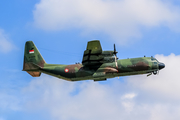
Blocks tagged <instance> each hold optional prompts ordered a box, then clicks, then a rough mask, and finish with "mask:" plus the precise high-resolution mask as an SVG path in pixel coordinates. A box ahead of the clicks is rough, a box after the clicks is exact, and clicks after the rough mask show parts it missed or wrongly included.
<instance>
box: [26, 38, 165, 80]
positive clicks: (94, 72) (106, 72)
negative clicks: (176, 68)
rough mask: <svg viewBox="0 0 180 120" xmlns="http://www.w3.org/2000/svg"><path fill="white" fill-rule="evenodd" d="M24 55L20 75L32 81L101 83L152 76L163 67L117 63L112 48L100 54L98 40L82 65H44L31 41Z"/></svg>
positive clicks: (151, 62)
mask: <svg viewBox="0 0 180 120" xmlns="http://www.w3.org/2000/svg"><path fill="white" fill-rule="evenodd" d="M24 52H25V53H24V64H23V71H26V72H28V73H29V74H30V75H31V76H33V77H39V76H40V75H41V73H45V74H48V75H52V76H55V77H58V78H61V79H64V80H68V81H80V80H94V81H103V80H106V79H107V78H113V77H119V76H129V75H137V74H148V75H147V76H149V75H151V74H152V73H153V74H154V75H156V74H157V73H158V72H159V70H161V69H163V68H164V67H165V64H164V63H161V62H159V61H158V60H157V59H156V58H154V57H145V56H144V57H140V58H131V59H121V60H118V58H117V56H116V54H117V51H116V47H115V44H114V51H103V50H102V48H101V44H100V41H99V40H93V41H89V42H88V44H87V48H86V50H85V51H84V55H83V59H82V64H73V65H62V64H47V63H46V62H45V61H44V59H43V57H42V56H41V54H40V53H39V51H38V49H37V48H36V46H35V45H34V43H33V42H32V41H27V42H26V44H25V51H24Z"/></svg>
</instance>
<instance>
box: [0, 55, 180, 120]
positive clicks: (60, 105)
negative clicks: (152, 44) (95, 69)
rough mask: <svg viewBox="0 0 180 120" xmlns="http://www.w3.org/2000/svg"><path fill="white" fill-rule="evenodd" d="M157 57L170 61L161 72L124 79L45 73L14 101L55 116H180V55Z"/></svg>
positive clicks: (158, 119) (78, 119) (81, 119)
mask: <svg viewBox="0 0 180 120" xmlns="http://www.w3.org/2000/svg"><path fill="white" fill-rule="evenodd" d="M156 58H157V59H158V60H159V61H160V62H164V63H165V64H166V67H165V68H164V69H163V70H161V71H160V73H159V75H157V76H154V75H152V76H149V77H146V75H141V76H131V77H126V78H124V79H123V82H122V78H120V80H115V79H109V82H108V84H106V83H107V81H106V82H103V84H102V83H101V82H93V81H83V82H68V81H64V80H61V79H57V78H53V77H50V76H46V75H42V76H41V77H40V78H35V79H34V80H32V81H31V82H30V83H29V85H28V86H26V87H25V88H23V90H22V95H21V97H18V99H19V102H15V103H14V104H16V105H19V107H17V108H21V109H19V110H24V111H32V112H35V111H46V112H47V113H49V114H50V117H51V119H55V120H92V119H93V120H101V119H102V120H109V119H112V120H119V118H121V120H145V119H146V120H170V119H172V120H179V118H180V114H179V113H180V103H179V100H180V84H179V76H178V75H179V71H180V63H179V61H180V56H176V55H174V54H171V55H169V56H164V55H156ZM110 80H111V81H110ZM12 96H14V97H15V95H12ZM19 96H20V95H19ZM3 98H4V97H2V99H1V101H5V100H3ZM8 98H10V99H11V98H13V97H8ZM15 100H17V99H15ZM12 101H14V99H12ZM12 101H9V102H12ZM7 102H8V101H7ZM17 103H21V104H17ZM10 105H11V106H14V105H13V104H10ZM1 106H2V105H1V104H0V107H1ZM9 108H11V109H12V107H9Z"/></svg>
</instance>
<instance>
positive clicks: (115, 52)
mask: <svg viewBox="0 0 180 120" xmlns="http://www.w3.org/2000/svg"><path fill="white" fill-rule="evenodd" d="M116 54H117V51H116V45H115V44H114V55H115V64H116V68H117V69H118V65H117V56H116Z"/></svg>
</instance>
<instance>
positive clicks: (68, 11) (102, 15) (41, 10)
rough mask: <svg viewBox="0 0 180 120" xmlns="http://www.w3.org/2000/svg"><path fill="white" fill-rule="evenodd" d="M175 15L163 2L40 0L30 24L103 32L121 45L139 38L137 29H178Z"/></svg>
mask: <svg viewBox="0 0 180 120" xmlns="http://www.w3.org/2000/svg"><path fill="white" fill-rule="evenodd" d="M179 13H180V9H179V7H177V6H175V5H173V4H171V3H170V2H166V1H164V0H41V1H40V2H39V3H38V4H36V6H35V10H34V22H35V25H36V26H37V27H39V28H41V29H44V30H66V29H73V28H80V29H82V31H83V32H84V31H86V32H92V33H102V32H103V33H105V34H107V35H109V36H110V37H112V38H114V39H115V40H118V41H120V43H121V44H124V43H125V41H126V40H127V38H129V37H139V36H141V32H140V29H141V27H145V28H151V27H159V26H162V25H163V26H166V27H169V28H171V29H173V30H179V20H180V14H179ZM120 38H121V39H120Z"/></svg>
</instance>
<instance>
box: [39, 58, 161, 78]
mask: <svg viewBox="0 0 180 120" xmlns="http://www.w3.org/2000/svg"><path fill="white" fill-rule="evenodd" d="M117 63H118V69H117V68H116V65H115V62H112V63H104V64H102V65H101V66H99V68H98V69H89V68H86V67H83V65H82V64H73V65H57V64H44V67H43V68H41V69H40V71H41V72H42V73H45V74H49V75H52V76H55V77H58V78H62V79H65V80H70V81H78V80H90V79H91V80H95V81H96V80H97V81H99V80H106V78H113V77H118V76H128V75H137V74H146V73H151V72H153V71H155V70H157V69H158V64H157V61H156V60H155V59H152V58H151V57H141V58H132V59H122V60H118V61H117Z"/></svg>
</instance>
